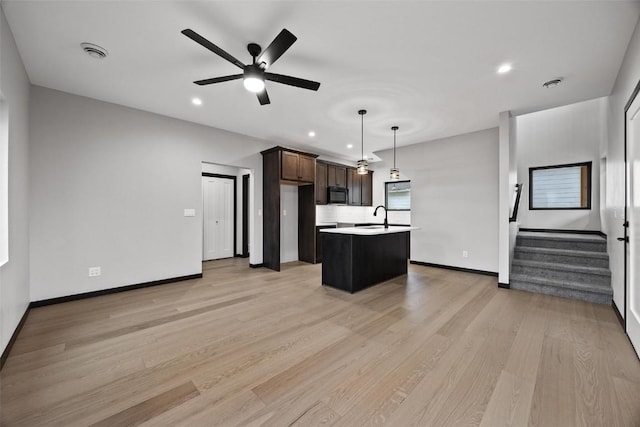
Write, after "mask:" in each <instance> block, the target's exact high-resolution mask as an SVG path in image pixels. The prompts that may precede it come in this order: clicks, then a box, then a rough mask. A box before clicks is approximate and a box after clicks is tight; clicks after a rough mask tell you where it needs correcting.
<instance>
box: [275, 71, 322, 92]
mask: <svg viewBox="0 0 640 427" xmlns="http://www.w3.org/2000/svg"><path fill="white" fill-rule="evenodd" d="M264 78H265V79H267V80H271V81H272V82H276V83H282V84H285V85H289V86H295V87H300V88H302V89H309V90H318V88H319V87H320V83H318V82H314V81H311V80H305V79H300V78H298V77H291V76H285V75H282V74H274V73H264Z"/></svg>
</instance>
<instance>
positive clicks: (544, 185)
mask: <svg viewBox="0 0 640 427" xmlns="http://www.w3.org/2000/svg"><path fill="white" fill-rule="evenodd" d="M529 209H530V210H542V209H548V210H551V209H555V210H560V209H591V162H584V163H574V164H568V165H556V166H544V167H535V168H529Z"/></svg>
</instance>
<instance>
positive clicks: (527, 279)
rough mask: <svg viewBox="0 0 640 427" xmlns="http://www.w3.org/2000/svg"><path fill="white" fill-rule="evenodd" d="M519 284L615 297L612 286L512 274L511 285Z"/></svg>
mask: <svg viewBox="0 0 640 427" xmlns="http://www.w3.org/2000/svg"><path fill="white" fill-rule="evenodd" d="M517 282H520V283H533V284H536V285H545V286H553V287H557V288H565V289H572V290H576V291H584V292H592V293H598V294H605V295H613V289H611V286H606V285H596V284H590V283H582V282H573V281H568V280H557V279H548V278H545V277H532V276H527V275H522V274H512V275H511V279H510V283H511V285H516V286H517ZM512 287H513V286H512Z"/></svg>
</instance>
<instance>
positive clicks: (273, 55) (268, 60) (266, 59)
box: [256, 28, 298, 69]
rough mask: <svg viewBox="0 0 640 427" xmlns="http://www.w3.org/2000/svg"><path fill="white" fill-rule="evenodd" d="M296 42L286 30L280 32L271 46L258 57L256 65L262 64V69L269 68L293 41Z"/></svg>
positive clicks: (294, 37)
mask: <svg viewBox="0 0 640 427" xmlns="http://www.w3.org/2000/svg"><path fill="white" fill-rule="evenodd" d="M296 40H298V38H297V37H296V36H294V35H293V34H291V33H290V32H289V30H287V29H286V28H285V29H283V30H282V31H280V34H278V35H277V36H276V38H275V39H273V41H272V42H271V44H270V45H269V46H268V47H267V48H266V49H265V50H264V51H262V53H261V54H260V56H258V59H257V60H256V63H258V64H262V63H264V68H265V69H267V68H269V67H270V66H271V65H272V64H273V63H274V62H276V60H277V59H278V58H280V57H281V56H282V54H283V53H285V52H286V51H287V49H289V48H290V47H291V45H292V44H293V43H295V41H296Z"/></svg>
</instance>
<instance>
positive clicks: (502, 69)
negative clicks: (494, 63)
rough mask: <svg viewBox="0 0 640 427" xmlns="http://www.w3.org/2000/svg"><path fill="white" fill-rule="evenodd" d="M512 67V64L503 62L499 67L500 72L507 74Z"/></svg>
mask: <svg viewBox="0 0 640 427" xmlns="http://www.w3.org/2000/svg"><path fill="white" fill-rule="evenodd" d="M511 69H512V67H511V64H502V65H501V66H500V67H498V74H506V73H508V72H509V71H511Z"/></svg>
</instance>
